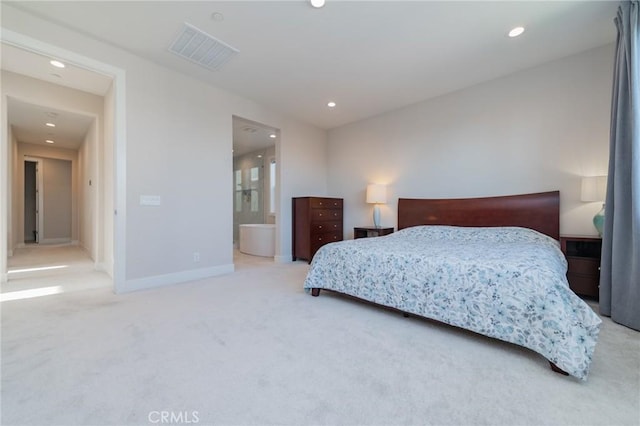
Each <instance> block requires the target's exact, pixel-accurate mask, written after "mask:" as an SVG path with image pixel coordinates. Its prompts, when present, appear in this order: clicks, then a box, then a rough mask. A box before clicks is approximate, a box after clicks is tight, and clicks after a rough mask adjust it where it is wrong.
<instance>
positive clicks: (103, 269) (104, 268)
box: [96, 262, 113, 279]
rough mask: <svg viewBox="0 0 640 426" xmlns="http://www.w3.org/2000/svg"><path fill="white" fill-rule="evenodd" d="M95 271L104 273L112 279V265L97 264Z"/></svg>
mask: <svg viewBox="0 0 640 426" xmlns="http://www.w3.org/2000/svg"><path fill="white" fill-rule="evenodd" d="M96 271H100V272H106V273H107V275H109V276H110V277H111V279H113V264H109V263H105V262H97V263H96Z"/></svg>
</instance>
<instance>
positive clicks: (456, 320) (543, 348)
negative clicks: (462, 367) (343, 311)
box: [304, 191, 601, 380]
mask: <svg viewBox="0 0 640 426" xmlns="http://www.w3.org/2000/svg"><path fill="white" fill-rule="evenodd" d="M558 239H559V192H558V191H553V192H545V193H538V194H525V195H515V196H504V197H489V198H475V199H455V200H441V199H435V200H425V199H402V198H401V199H399V200H398V232H396V233H394V234H391V235H387V236H383V237H376V238H363V239H356V240H347V241H341V242H336V243H331V244H327V245H325V246H323V247H321V249H320V250H319V251H318V252H317V253H316V254H315V256H314V258H313V261H312V263H311V266H310V269H309V272H308V274H307V277H306V279H305V282H304V288H305V290H306V291H307V292H309V293H311V294H312V295H313V296H318V295H319V294H320V290H321V289H325V290H330V291H334V292H338V293H342V294H346V295H349V296H353V297H356V298H359V299H363V300H365V301H368V302H373V303H376V304H379V305H383V306H387V307H391V308H395V309H398V310H400V311H402V312H404V313H406V314H413V315H417V316H421V317H425V318H429V319H432V320H436V321H439V322H443V323H446V324H449V325H452V326H456V327H460V328H463V329H466V330H470V331H473V332H476V333H479V334H482V335H485V336H488V337H492V338H496V339H500V340H504V341H507V342H510V343H514V344H516V345H520V346H523V347H526V348H528V349H531V350H533V351H535V352H537V353H539V354H541V355H542V356H544V357H545V358H546V359H548V360H549V363H550V365H551V367H552V369H553V370H554V371H556V372H559V373H563V374H570V375H572V376H574V377H577V378H579V379H582V380H586V378H587V375H588V373H589V368H590V365H591V359H592V356H593V352H594V349H595V346H596V342H597V338H598V332H599V329H600V323H601V320H600V318H599V317H598V316H597V315H596V314H595V313H594V312H593V310H592V309H591V308H590V307H589V305H587V304H586V303H585V302H584V301H583V300H582V299H580V298H579V297H577V296H576V295H575V294H574V293H573V292H572V291H571V290H570V288H569V285H568V283H567V279H566V271H567V263H566V260H565V258H564V256H563V254H562V252H561V251H560V248H559V243H558Z"/></svg>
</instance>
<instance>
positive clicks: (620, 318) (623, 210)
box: [600, 0, 640, 330]
mask: <svg viewBox="0 0 640 426" xmlns="http://www.w3.org/2000/svg"><path fill="white" fill-rule="evenodd" d="M638 7H639V4H638V1H637V0H634V1H623V2H622V3H621V4H620V6H619V8H618V14H617V16H616V18H615V24H616V27H617V29H618V39H617V43H616V57H615V64H614V75H613V95H612V100H611V135H610V148H609V178H608V184H607V199H606V206H607V209H606V214H605V221H604V231H603V239H602V267H601V274H600V312H601V313H602V314H603V315H607V316H610V317H611V319H612V320H614V321H615V322H617V323H620V324H623V325H625V326H627V327H630V328H633V329H636V330H640V82H639V81H638V80H639V79H640V69H639V68H638V63H639V61H640V57H639V56H640V55H639V54H638V53H639V51H638V49H639V46H638V41H639V37H640V30H639V25H640V23H639V19H638Z"/></svg>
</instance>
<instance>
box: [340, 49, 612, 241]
mask: <svg viewBox="0 0 640 426" xmlns="http://www.w3.org/2000/svg"><path fill="white" fill-rule="evenodd" d="M613 54H614V46H613V45H607V46H603V47H600V48H597V49H593V50H589V51H587V52H583V53H581V54H578V55H575V56H571V57H567V58H564V59H560V60H557V61H554V62H550V63H547V64H544V65H542V66H539V67H536V68H532V69H528V70H524V71H521V72H518V73H515V74H511V75H509V76H506V77H503V78H499V79H496V80H493V81H490V82H487V83H484V84H480V85H477V86H474V87H471V88H468V89H466V90H462V91H458V92H455V93H451V94H448V95H445V96H441V97H439V98H436V99H432V100H429V101H426V102H422V103H419V104H416V105H413V106H410V107H407V108H404V109H401V110H397V111H394V112H391V113H388V114H384V115H381V116H378V117H375V118H371V119H369V120H364V121H360V122H357V123H354V124H351V125H346V126H343V127H341V128H337V129H334V130H332V131H330V132H329V146H328V164H329V177H328V189H329V192H332V193H333V194H335V195H337V196H340V197H344V199H345V233H346V236H348V235H353V227H354V226H366V225H369V226H370V225H372V219H371V212H372V206H370V205H367V204H365V202H364V200H365V195H364V194H365V188H366V185H367V183H385V184H388V185H389V187H388V192H389V193H388V199H389V203H388V204H387V205H385V206H382V224H383V225H384V226H396V210H397V199H398V198H399V197H405V198H451V197H475V196H493V195H510V194H520V193H529V192H541V191H551V190H560V210H561V211H560V231H561V233H563V234H582V235H596V234H597V232H596V230H595V228H594V227H593V225H592V223H591V219H592V217H593V215H594V214H595V213H596V212H597V211H598V210H599V209H600V207H601V206H600V205H599V204H597V203H595V204H594V203H590V204H585V203H582V202H581V201H580V177H581V176H589V175H598V174H606V171H607V164H608V140H609V111H610V98H611V93H610V92H611V84H612V69H613Z"/></svg>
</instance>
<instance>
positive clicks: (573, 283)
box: [560, 235, 602, 299]
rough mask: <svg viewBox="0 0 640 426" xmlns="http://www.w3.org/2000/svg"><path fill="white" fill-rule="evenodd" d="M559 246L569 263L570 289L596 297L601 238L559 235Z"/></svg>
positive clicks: (568, 278)
mask: <svg viewBox="0 0 640 426" xmlns="http://www.w3.org/2000/svg"><path fill="white" fill-rule="evenodd" d="M560 247H561V248H562V252H563V253H564V255H565V256H566V257H567V262H568V263H569V268H568V270H567V280H568V281H569V287H571V290H573V291H574V292H575V293H576V294H579V295H581V296H587V297H591V298H594V299H598V297H599V290H598V287H599V284H600V254H601V252H602V238H600V237H575V236H570V235H561V236H560Z"/></svg>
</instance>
